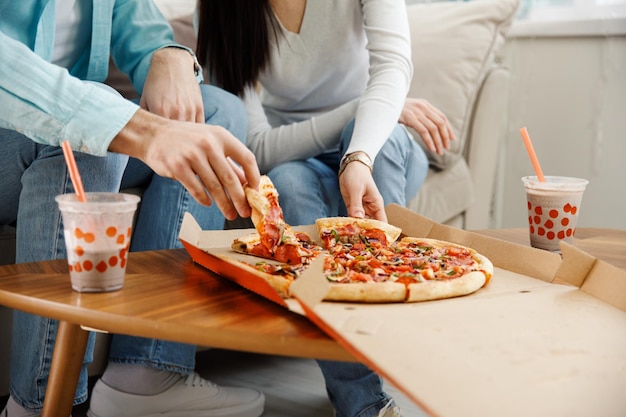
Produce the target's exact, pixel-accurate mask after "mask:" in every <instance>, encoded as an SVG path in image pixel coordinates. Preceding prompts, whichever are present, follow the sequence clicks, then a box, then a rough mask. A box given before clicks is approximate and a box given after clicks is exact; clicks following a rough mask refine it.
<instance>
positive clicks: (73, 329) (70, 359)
mask: <svg viewBox="0 0 626 417" xmlns="http://www.w3.org/2000/svg"><path fill="white" fill-rule="evenodd" d="M88 337H89V332H87V331H85V330H83V329H81V327H80V325H78V324H72V323H68V322H66V321H61V322H59V330H58V332H57V338H56V343H55V345H54V353H53V355H52V364H51V365H50V376H49V377H48V386H47V387H46V398H45V399H44V404H43V412H42V414H41V416H42V417H69V416H70V415H71V414H72V404H73V402H74V394H75V393H76V387H77V385H78V378H79V376H80V370H81V368H82V365H83V357H84V356H85V349H86V348H87V338H88Z"/></svg>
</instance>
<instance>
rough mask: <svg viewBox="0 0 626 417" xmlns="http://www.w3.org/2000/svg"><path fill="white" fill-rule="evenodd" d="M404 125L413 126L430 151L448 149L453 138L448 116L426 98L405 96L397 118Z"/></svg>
mask: <svg viewBox="0 0 626 417" xmlns="http://www.w3.org/2000/svg"><path fill="white" fill-rule="evenodd" d="M398 121H399V122H400V123H402V124H403V125H405V126H408V127H411V128H413V129H414V130H415V131H416V132H417V133H419V135H420V137H421V138H422V140H423V141H424V144H425V145H426V147H427V148H428V149H429V150H430V151H431V152H436V153H438V154H439V155H441V154H443V152H444V150H447V149H450V142H451V141H453V140H454V133H453V132H452V127H451V126H450V123H449V122H448V118H447V117H446V115H445V114H443V113H442V112H441V111H440V110H439V109H437V108H436V107H434V106H433V105H432V104H430V103H429V102H428V101H427V100H424V99H419V98H407V99H406V100H405V102H404V108H403V109H402V113H401V114H400V119H399V120H398Z"/></svg>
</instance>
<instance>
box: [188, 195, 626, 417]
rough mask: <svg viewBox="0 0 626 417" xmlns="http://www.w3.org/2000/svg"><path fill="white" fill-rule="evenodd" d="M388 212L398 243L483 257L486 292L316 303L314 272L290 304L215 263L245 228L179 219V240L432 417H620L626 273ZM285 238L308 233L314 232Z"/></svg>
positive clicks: (572, 255) (572, 254)
mask: <svg viewBox="0 0 626 417" xmlns="http://www.w3.org/2000/svg"><path fill="white" fill-rule="evenodd" d="M387 214H388V219H389V222H390V223H391V224H394V225H396V226H398V227H400V228H402V230H403V234H404V235H407V236H416V237H430V238H435V239H441V240H446V241H450V242H455V243H459V244H462V245H465V246H469V247H472V248H474V249H475V250H477V251H478V252H480V253H482V254H483V255H485V256H487V257H488V258H489V259H490V260H491V261H492V262H493V264H494V266H495V273H494V276H493V278H492V280H491V282H490V283H489V285H488V286H486V287H484V288H482V289H480V290H479V291H477V292H476V293H473V294H470V295H467V296H463V297H457V298H452V299H445V300H436V301H428V302H419V303H392V304H356V303H336V302H322V301H321V300H322V298H323V297H324V294H325V291H326V289H327V286H328V284H327V283H326V280H325V279H324V277H323V276H322V274H321V265H319V266H317V265H316V264H313V265H311V267H310V268H309V271H308V272H307V273H305V274H304V275H302V276H301V277H300V278H298V280H297V281H296V283H295V284H294V286H292V292H293V293H294V295H295V297H296V298H295V299H289V300H283V299H281V298H280V297H279V296H278V294H277V293H276V292H275V291H274V290H273V289H272V288H271V287H270V286H269V285H267V284H266V283H265V282H264V281H263V280H262V279H260V278H257V277H256V276H254V275H252V274H246V273H245V271H242V269H241V268H239V267H238V262H237V261H232V262H230V261H225V260H224V259H228V258H229V257H230V256H232V255H233V253H232V252H231V251H230V249H229V248H230V244H231V243H232V241H233V239H235V238H236V237H239V236H242V235H243V234H245V233H247V232H250V230H227V231H204V230H201V229H200V227H199V226H198V224H197V223H196V222H195V220H194V219H193V217H192V216H191V215H187V216H186V217H185V219H184V221H183V225H182V228H181V233H180V238H181V240H182V241H183V243H184V245H185V247H186V248H187V250H188V251H189V253H190V255H191V256H192V258H193V259H194V261H195V262H197V263H198V264H200V265H203V266H204V267H206V268H208V269H211V270H213V271H215V272H217V273H218V274H220V275H223V276H225V277H227V278H229V279H232V280H233V281H235V282H237V283H239V284H240V285H242V286H244V287H246V288H248V289H250V290H251V291H254V292H256V293H258V294H259V295H261V296H263V297H266V298H268V299H270V300H272V301H274V302H276V303H278V304H280V305H283V306H284V307H285V308H287V309H289V310H291V311H292V312H294V313H297V314H305V315H306V316H307V317H309V318H310V319H311V320H312V321H313V322H315V323H316V324H317V325H318V326H320V328H322V329H323V330H324V331H326V332H327V333H328V334H329V335H330V336H332V337H333V338H335V339H336V340H337V341H338V342H339V343H341V344H342V345H343V346H344V347H345V348H347V349H348V350H349V351H351V352H352V353H353V354H354V355H355V356H356V357H357V358H359V359H360V360H362V361H363V362H364V363H366V364H367V365H369V366H370V367H371V368H372V369H375V370H376V371H377V372H378V373H379V374H381V375H383V376H384V377H385V378H386V379H387V380H388V381H390V382H391V383H393V384H394V385H395V386H396V387H397V388H398V389H400V390H401V391H403V392H404V393H405V394H406V395H407V396H408V397H409V398H411V399H412V400H413V401H415V403H417V404H418V405H419V406H420V407H421V408H422V409H424V410H425V411H426V412H427V413H428V414H429V415H431V416H438V417H457V416H458V417H473V416H480V417H490V416H507V417H516V416H520V417H522V416H523V417H527V416H530V415H532V416H535V417H540V416H550V417H553V416H568V417H572V416H581V417H582V416H584V417H588V416H603V417H612V416H615V417H623V416H625V415H626V395H624V389H625V388H626V271H624V270H622V269H619V268H617V267H614V266H612V265H610V264H608V263H606V262H603V261H601V260H598V259H596V258H594V257H593V256H590V255H589V254H587V253H584V252H582V251H580V250H578V249H576V248H574V247H573V246H571V245H567V244H562V250H563V257H562V258H561V256H559V255H557V254H553V253H550V252H546V251H542V250H538V249H534V248H530V247H527V246H523V245H518V244H514V243H510V242H505V241H502V240H499V239H495V238H490V237H486V236H482V235H479V234H477V233H473V232H469V231H464V230H461V229H457V228H452V227H449V226H445V225H442V224H438V223H435V222H433V221H431V220H429V219H427V218H424V217H421V216H419V215H416V214H414V213H412V212H410V211H409V210H406V209H403V208H401V207H399V206H395V205H391V206H389V207H387ZM294 229H295V230H303V231H307V232H309V234H310V235H311V236H315V235H316V232H315V227H314V226H306V227H294ZM241 256H245V255H241ZM316 270H317V271H319V272H316Z"/></svg>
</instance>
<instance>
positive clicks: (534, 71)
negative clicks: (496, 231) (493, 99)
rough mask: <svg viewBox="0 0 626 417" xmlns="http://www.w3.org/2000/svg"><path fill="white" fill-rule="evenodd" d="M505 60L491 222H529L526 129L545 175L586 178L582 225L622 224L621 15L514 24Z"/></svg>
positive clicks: (625, 85)
mask: <svg viewBox="0 0 626 417" xmlns="http://www.w3.org/2000/svg"><path fill="white" fill-rule="evenodd" d="M557 26H558V25H557ZM555 28H556V29H555ZM576 33H579V35H577V34H576ZM580 34H582V35H580ZM503 60H504V61H505V63H506V64H507V65H509V67H510V68H511V75H512V81H511V83H512V84H511V94H510V96H511V100H510V105H509V113H510V124H509V131H508V135H507V137H506V139H505V141H504V146H503V153H502V156H501V159H500V173H499V177H498V182H499V189H498V196H497V200H498V204H497V210H496V213H495V215H496V227H522V226H524V227H525V226H526V218H527V215H526V204H525V198H526V197H525V194H524V191H523V187H522V184H521V180H520V178H521V177H522V176H525V175H534V171H533V168H532V165H531V163H530V159H529V158H528V154H527V153H526V150H525V147H524V145H523V142H522V139H521V136H520V134H519V129H520V128H521V127H523V126H526V127H527V128H528V131H529V133H530V136H531V138H532V141H533V144H534V148H535V150H536V152H537V154H538V157H539V160H540V163H541V166H542V170H543V172H544V174H545V175H567V176H575V177H583V178H587V179H588V180H589V181H590V183H589V185H588V187H587V190H586V192H585V195H584V197H583V203H582V206H581V212H580V220H579V226H581V227H607V228H619V229H626V19H613V20H610V21H608V20H598V21H590V22H578V21H574V22H569V24H564V25H561V28H560V30H559V28H558V27H555V26H554V24H537V25H535V26H533V25H527V24H525V23H519V22H516V27H514V28H513V30H512V33H511V37H510V40H509V42H508V44H507V45H506V47H505V50H504V52H503Z"/></svg>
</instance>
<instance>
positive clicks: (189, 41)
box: [105, 9, 196, 99]
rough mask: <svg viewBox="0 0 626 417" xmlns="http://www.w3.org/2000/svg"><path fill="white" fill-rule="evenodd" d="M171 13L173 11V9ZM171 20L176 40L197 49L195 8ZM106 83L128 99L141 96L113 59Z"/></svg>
mask: <svg viewBox="0 0 626 417" xmlns="http://www.w3.org/2000/svg"><path fill="white" fill-rule="evenodd" d="M174 10H177V9H174ZM171 13H173V11H172V12H171ZM169 22H170V25H171V26H172V30H173V31H174V41H176V43H178V44H180V45H184V46H186V47H188V48H191V49H192V50H195V49H196V33H195V30H194V27H193V10H192V13H191V14H189V15H186V16H180V17H176V18H173V19H170V20H169ZM105 83H106V84H108V85H110V86H111V87H113V88H114V89H116V90H117V91H119V92H120V94H122V95H123V96H124V97H126V98H128V99H134V98H137V97H138V96H139V94H137V92H136V91H135V88H134V87H133V85H132V83H131V82H130V80H129V79H128V76H127V75H126V74H124V73H122V72H121V71H120V70H119V69H118V68H117V66H115V63H114V62H113V60H111V61H110V62H109V76H108V77H107V80H106V81H105Z"/></svg>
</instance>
